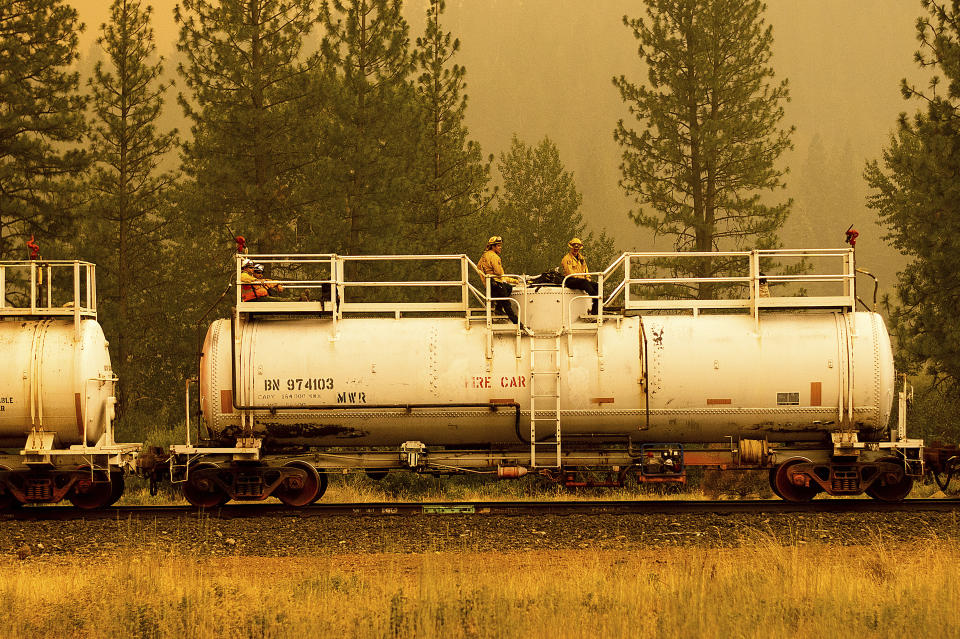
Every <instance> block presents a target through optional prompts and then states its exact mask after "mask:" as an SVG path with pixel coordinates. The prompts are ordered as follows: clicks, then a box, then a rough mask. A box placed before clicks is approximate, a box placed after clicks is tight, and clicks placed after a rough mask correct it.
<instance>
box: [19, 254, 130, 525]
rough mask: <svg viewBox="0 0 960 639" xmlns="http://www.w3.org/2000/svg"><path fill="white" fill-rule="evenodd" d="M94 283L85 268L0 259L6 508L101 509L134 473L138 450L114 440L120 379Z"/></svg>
mask: <svg viewBox="0 0 960 639" xmlns="http://www.w3.org/2000/svg"><path fill="white" fill-rule="evenodd" d="M95 282H96V279H95V275H94V266H93V264H89V263H87V262H67V261H53V262H42V263H41V262H4V263H0V292H2V293H4V294H0V361H2V362H3V365H2V366H0V507H10V506H15V505H18V504H23V503H43V502H57V501H60V500H61V499H64V498H67V499H69V500H70V501H72V502H73V503H74V504H75V505H78V506H80V507H83V508H96V507H100V506H104V505H107V504H109V503H112V502H113V501H116V499H119V497H120V495H121V494H122V492H123V475H124V474H125V473H127V472H132V471H133V470H134V467H135V462H136V457H137V453H138V451H139V448H140V445H139V444H120V443H117V442H115V441H114V438H113V418H114V406H115V403H116V399H115V397H114V385H115V382H116V378H115V376H114V374H113V370H112V367H111V364H110V354H109V351H108V342H107V340H106V339H105V337H104V334H103V330H102V329H101V327H100V324H99V323H98V322H97V315H96V313H97V311H96V300H95V287H96V284H95ZM6 293H13V295H11V297H12V298H13V297H17V298H19V300H20V304H18V305H11V304H10V303H8V301H7V295H6ZM64 300H66V301H65V302H64Z"/></svg>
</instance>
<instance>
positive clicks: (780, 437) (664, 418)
mask: <svg viewBox="0 0 960 639" xmlns="http://www.w3.org/2000/svg"><path fill="white" fill-rule="evenodd" d="M567 296H568V297H571V295H570V294H569V293H567ZM551 298H555V299H557V300H560V299H561V292H560V289H556V288H548V289H542V290H541V291H540V292H539V293H538V294H537V295H536V296H535V300H536V302H538V303H541V304H542V305H546V304H549V303H550V302H551V301H553V300H552V299H551ZM525 317H528V318H529V321H528V322H527V323H526V325H527V326H528V327H530V328H531V329H533V330H534V331H536V332H540V331H541V330H542V327H541V326H540V324H539V323H538V322H537V320H536V317H535V315H534V314H533V313H527V314H525ZM589 326H590V324H588V323H586V322H580V323H579V324H578V325H577V327H578V328H579V329H580V330H583V329H584V327H589ZM236 337H238V338H239V339H238V342H237V344H238V345H239V349H240V352H239V356H238V357H237V359H236V362H237V365H236V368H235V369H234V366H233V362H234V355H235V354H236V353H235V350H236V348H237V346H236V345H235V344H234V340H233V336H232V335H231V326H230V320H219V321H217V322H215V323H213V324H212V325H211V327H210V329H209V331H208V333H207V337H206V340H205V342H204V348H203V357H202V360H201V361H202V372H201V376H200V379H201V405H202V409H203V414H204V417H205V418H206V422H207V424H208V426H209V428H210V430H211V432H212V433H213V434H214V435H215V436H221V435H225V436H230V435H231V434H237V433H239V432H240V427H241V419H240V414H241V411H240V410H239V409H238V408H237V407H236V406H235V400H237V399H239V400H240V401H239V402H236V404H237V406H247V407H249V408H250V410H252V411H253V415H254V416H255V422H254V424H255V433H256V434H258V435H262V436H263V437H264V438H265V441H264V444H265V445H267V446H269V445H271V444H284V443H297V444H311V445H323V446H342V445H349V446H399V445H400V444H402V443H403V442H405V441H410V440H417V441H421V442H423V443H425V444H427V445H448V446H449V445H459V446H464V445H478V444H494V445H508V444H518V443H523V442H525V441H526V437H525V436H520V437H518V432H517V429H516V424H515V423H514V418H513V414H512V413H510V412H509V411H503V410H500V411H491V410H489V409H484V408H477V407H471V405H476V404H488V403H491V402H492V403H507V402H516V403H518V404H519V405H520V410H521V421H520V424H519V426H520V433H521V434H522V433H529V432H530V401H531V398H530V396H531V388H530V385H531V373H532V372H533V371H532V364H531V362H532V361H533V358H531V349H534V348H536V349H545V350H544V351H543V357H544V358H549V360H550V361H549V364H548V365H547V367H548V370H545V371H539V372H544V373H546V372H550V371H549V368H553V369H554V370H556V371H557V372H558V373H559V374H558V378H559V392H558V393H557V394H558V395H559V409H560V418H561V419H562V421H563V432H564V433H565V434H566V436H567V437H571V436H576V435H578V434H583V435H590V436H592V437H600V438H603V437H604V436H608V437H610V438H612V439H622V438H623V437H625V436H626V435H630V436H632V437H633V439H634V440H635V441H638V442H643V441H648V442H681V443H713V442H725V441H729V438H730V437H731V436H733V437H736V438H741V437H750V438H756V439H766V440H768V441H770V442H814V441H823V440H825V439H827V440H828V439H829V433H831V432H833V431H838V430H840V429H841V427H842V426H843V425H844V416H845V415H846V414H848V412H849V409H850V408H851V407H852V414H853V426H854V427H855V428H856V429H857V430H859V431H860V433H861V436H866V437H867V438H872V439H876V438H877V437H879V436H881V434H884V435H885V427H886V425H887V422H888V419H889V416H890V409H891V407H892V405H893V398H894V397H893V396H894V371H893V357H892V352H891V348H890V340H889V337H888V335H887V331H886V328H885V327H884V324H883V321H882V318H880V316H878V315H877V314H875V313H867V312H863V313H848V314H845V315H837V314H827V313H818V314H797V313H789V314H770V315H767V316H764V317H762V318H761V320H760V322H759V324H756V323H755V322H754V319H753V318H752V317H751V316H749V315H701V316H699V317H692V316H690V315H672V316H670V315H663V316H632V317H619V318H615V319H614V321H608V322H605V323H604V324H603V325H602V326H600V327H599V329H598V332H596V333H584V332H581V333H579V334H574V335H572V336H571V339H567V338H565V337H561V338H559V339H557V340H556V342H558V343H557V347H558V348H557V350H556V352H553V351H552V350H551V347H552V345H553V344H554V342H555V340H554V338H552V337H549V336H548V337H546V338H545V339H531V338H529V337H526V338H523V339H520V340H517V339H514V338H512V336H510V335H509V334H500V336H499V337H498V339H496V340H495V341H494V343H493V348H492V356H490V357H487V337H488V336H487V332H486V331H485V330H484V328H483V327H482V326H467V325H466V324H465V322H464V321H463V320H462V319H457V318H442V317H441V318H409V319H401V320H393V319H379V318H357V319H351V320H349V321H343V322H340V323H338V324H336V325H335V324H334V323H333V322H331V321H329V320H325V319H322V318H293V319H291V318H290V317H277V318H273V317H270V316H263V317H258V318H257V319H256V320H255V321H247V322H244V323H243V324H242V325H241V331H240V334H239V336H236ZM598 344H599V350H598ZM538 354H539V353H538ZM234 378H236V383H237V384H238V386H237V388H239V389H240V391H239V393H237V392H236V391H235V390H234V381H235V379H234ZM547 390H548V391H552V390H553V387H551V386H547ZM851 391H852V392H851ZM441 404H444V405H445V406H440V405H441ZM391 405H393V406H398V407H399V406H403V405H410V406H411V407H413V409H412V410H397V409H394V408H390V406H391ZM431 405H433V406H431ZM365 406H370V407H371V408H369V409H367V408H365ZM417 406H422V407H423V408H416V407H417ZM377 407H379V408H377ZM277 409H280V410H277ZM341 409H343V410H341ZM271 411H273V412H271Z"/></svg>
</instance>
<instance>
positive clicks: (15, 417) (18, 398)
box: [0, 318, 114, 448]
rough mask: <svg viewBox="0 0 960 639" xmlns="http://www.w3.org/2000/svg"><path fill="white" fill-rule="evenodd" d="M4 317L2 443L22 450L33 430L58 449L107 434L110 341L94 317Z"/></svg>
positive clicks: (0, 339) (0, 331)
mask: <svg viewBox="0 0 960 639" xmlns="http://www.w3.org/2000/svg"><path fill="white" fill-rule="evenodd" d="M78 326H79V328H78V330H75V326H74V322H73V321H72V320H70V319H63V318H49V319H38V320H29V321H27V320H12V319H11V320H5V321H0V362H2V365H0V445H2V446H6V447H16V448H21V447H23V446H24V443H25V442H26V441H27V435H28V433H29V432H30V431H31V429H36V430H38V431H39V430H43V431H46V432H48V433H55V434H56V438H55V442H54V444H55V445H56V446H58V447H60V446H68V445H71V444H82V443H83V442H84V435H85V436H86V442H87V443H89V444H91V445H92V444H94V443H96V442H97V440H98V439H100V437H101V435H103V432H104V428H105V425H106V423H107V421H108V417H109V412H110V411H111V407H112V397H113V388H114V382H113V371H112V369H111V366H110V355H109V353H108V351H107V341H106V339H104V335H103V330H102V329H101V328H100V325H99V324H98V323H97V322H96V321H95V320H92V319H84V320H81V321H80V322H79V325H78Z"/></svg>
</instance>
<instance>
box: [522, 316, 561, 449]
mask: <svg viewBox="0 0 960 639" xmlns="http://www.w3.org/2000/svg"><path fill="white" fill-rule="evenodd" d="M546 340H550V345H549V346H548V347H546V348H538V344H539V343H540V342H544V341H546ZM544 413H547V414H548V415H549V417H541V416H540V415H542V414H544ZM544 423H547V424H552V425H553V430H554V433H555V435H554V439H553V440H551V441H546V442H537V426H538V425H541V424H544ZM538 447H540V448H541V453H543V452H545V451H543V450H542V449H543V448H545V447H550V448H552V449H553V451H551V452H556V459H555V460H554V461H555V463H550V462H545V463H539V464H538V463H537V448H538ZM551 457H552V455H551ZM560 458H561V449H560V335H559V334H557V333H550V334H548V335H536V334H534V335H531V336H530V466H531V467H533V468H536V467H538V466H540V467H556V468H559V467H560Z"/></svg>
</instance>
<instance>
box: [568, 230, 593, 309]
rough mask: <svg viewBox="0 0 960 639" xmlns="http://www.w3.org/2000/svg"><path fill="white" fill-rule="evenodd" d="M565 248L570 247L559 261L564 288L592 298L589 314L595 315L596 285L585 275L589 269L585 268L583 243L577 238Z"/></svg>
mask: <svg viewBox="0 0 960 639" xmlns="http://www.w3.org/2000/svg"><path fill="white" fill-rule="evenodd" d="M567 246H569V247H570V252H569V253H567V254H566V255H564V256H563V259H562V260H560V266H561V268H562V269H563V275H564V277H566V276H568V275H569V276H570V277H566V280H565V283H564V286H566V287H567V288H571V289H574V290H577V291H583V292H584V293H586V294H587V295H590V296H591V297H593V304H592V305H591V306H590V314H591V315H596V314H597V301H598V298H597V294H598V287H597V283H596V282H593V281H591V280H590V276H589V275H586V273H588V272H589V270H590V269H588V268H587V259H586V258H585V257H584V256H583V253H582V251H583V242H582V241H581V240H580V238H579V237H575V238H573V239H572V240H570V241H569V242H567Z"/></svg>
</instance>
